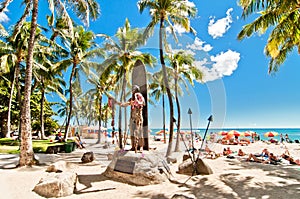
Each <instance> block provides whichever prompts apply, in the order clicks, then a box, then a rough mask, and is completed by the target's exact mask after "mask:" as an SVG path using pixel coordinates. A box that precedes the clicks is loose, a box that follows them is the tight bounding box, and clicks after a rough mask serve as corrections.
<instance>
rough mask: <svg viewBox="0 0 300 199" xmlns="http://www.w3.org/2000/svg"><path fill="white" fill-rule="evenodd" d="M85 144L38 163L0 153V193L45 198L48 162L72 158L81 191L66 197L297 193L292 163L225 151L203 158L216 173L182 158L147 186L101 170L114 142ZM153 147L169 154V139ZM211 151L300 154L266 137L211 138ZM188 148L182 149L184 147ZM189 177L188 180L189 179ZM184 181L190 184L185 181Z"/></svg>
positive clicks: (299, 183) (299, 169)
mask: <svg viewBox="0 0 300 199" xmlns="http://www.w3.org/2000/svg"><path fill="white" fill-rule="evenodd" d="M86 142H87V143H86V148H85V149H76V150H75V151H74V152H72V153H62V154H36V155H37V157H38V158H39V160H40V163H41V165H40V166H34V167H32V168H14V166H15V164H16V163H17V161H18V156H16V155H7V154H0V168H1V169H0V176H1V178H0V187H1V190H2V191H1V198H10V199H14V198H16V199H18V198H31V199H34V198H43V197H41V196H39V195H38V194H36V193H35V192H33V191H32V189H33V188H34V186H35V185H36V184H37V183H38V182H39V180H40V179H41V178H42V177H43V176H46V174H47V173H46V172H45V170H46V168H47V166H48V165H50V164H52V163H54V162H57V161H59V160H64V161H67V162H71V163H73V164H72V165H74V168H73V169H74V170H75V172H76V173H77V175H78V177H79V183H78V184H77V191H76V193H74V194H73V195H71V196H68V197H63V198H81V199H85V198H87V199H92V198H105V199H106V198H107V199H109V198H152V199H155V198H161V199H166V198H172V196H174V195H175V194H177V195H183V196H185V197H186V198H253V199H254V198H263V199H266V198H299V195H300V175H299V174H300V166H298V165H290V164H287V163H286V164H280V165H271V164H262V163H255V162H247V161H245V160H246V158H247V157H248V156H243V157H239V156H237V155H236V153H233V156H234V158H233V159H229V158H227V157H226V156H221V157H219V158H216V159H210V158H204V159H203V160H204V162H205V163H207V164H208V165H209V166H210V167H211V168H212V170H213V174H212V175H197V176H193V177H191V178H189V177H190V176H187V175H181V174H177V173H176V171H177V170H178V163H175V164H170V168H171V171H172V175H173V176H172V177H171V181H166V182H164V183H162V184H157V185H148V186H132V185H128V184H124V183H120V182H116V181H113V180H111V179H108V178H106V177H105V176H104V175H103V174H102V173H103V172H104V171H105V170H106V167H107V166H108V164H109V163H110V161H109V160H108V158H107V154H109V153H113V152H114V151H115V150H116V146H115V145H110V147H109V148H107V149H104V148H103V145H102V144H94V143H95V142H96V140H86ZM150 146H151V147H156V148H157V149H156V150H158V151H159V152H161V153H163V154H164V153H165V151H166V147H167V144H163V143H162V142H154V141H151V143H150ZM208 146H209V147H210V148H211V149H212V150H214V151H215V152H217V153H221V152H222V150H223V148H224V147H228V146H229V147H230V148H231V150H232V151H234V152H235V151H237V150H238V149H240V148H241V149H242V150H243V151H244V152H246V153H260V152H261V151H262V150H263V149H264V148H267V149H268V150H269V151H270V152H272V153H274V154H275V155H281V154H282V153H283V152H284V151H285V147H287V148H288V150H289V152H290V153H291V155H292V156H293V157H294V158H295V159H297V158H299V156H300V155H299V152H300V145H299V144H296V143H291V144H285V145H280V144H278V145H275V144H267V143H264V142H261V141H259V142H256V143H251V144H249V145H248V146H239V145H221V144H217V143H211V144H209V145H208ZM183 149H184V148H183ZM86 151H93V152H94V154H95V156H96V160H95V161H93V162H91V163H87V164H82V163H81V157H82V155H83V153H84V152H86ZM186 181H187V182H186ZM184 182H186V183H184Z"/></svg>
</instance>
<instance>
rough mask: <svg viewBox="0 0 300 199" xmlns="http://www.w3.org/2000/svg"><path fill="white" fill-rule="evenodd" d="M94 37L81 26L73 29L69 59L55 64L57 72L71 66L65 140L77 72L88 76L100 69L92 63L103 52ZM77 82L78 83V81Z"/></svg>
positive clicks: (69, 38)
mask: <svg viewBox="0 0 300 199" xmlns="http://www.w3.org/2000/svg"><path fill="white" fill-rule="evenodd" d="M94 39H95V35H94V33H93V32H92V31H85V30H84V28H83V27H82V26H77V27H75V28H74V35H71V37H70V36H69V37H68V40H69V43H70V46H69V47H68V49H70V51H69V55H70V56H69V58H68V59H64V60H62V61H60V62H59V63H58V64H57V69H56V70H58V71H61V70H66V69H67V68H68V67H69V66H72V69H71V75H70V79H69V92H70V96H69V110H68V111H69V112H68V115H67V120H66V128H65V135H64V136H65V138H66V137H67V134H68V129H69V125H70V120H71V117H72V108H73V90H72V89H73V84H74V81H75V80H76V79H78V78H79V71H83V72H84V73H85V74H89V70H90V68H97V67H100V65H99V64H98V62H96V61H93V60H92V59H94V58H99V57H102V56H103V54H104V52H103V50H102V49H101V48H99V47H97V45H96V43H95V42H94ZM78 82H80V81H79V80H78Z"/></svg>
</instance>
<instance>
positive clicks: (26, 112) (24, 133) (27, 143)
mask: <svg viewBox="0 0 300 199" xmlns="http://www.w3.org/2000/svg"><path fill="white" fill-rule="evenodd" d="M38 3H39V1H38V0H33V10H32V18H31V30H30V38H29V44H28V57H27V61H26V76H25V90H24V102H23V108H22V113H21V146H20V160H19V165H20V166H31V165H33V164H35V159H34V153H33V148H32V135H31V118H30V95H31V82H32V65H33V52H34V42H35V33H36V27H37V14H38Z"/></svg>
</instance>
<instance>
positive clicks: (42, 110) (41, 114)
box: [40, 77, 45, 140]
mask: <svg viewBox="0 0 300 199" xmlns="http://www.w3.org/2000/svg"><path fill="white" fill-rule="evenodd" d="M44 104H45V89H44V80H43V77H42V98H41V107H40V109H41V110H40V123H41V137H40V139H42V140H43V139H44V137H45V125H44Z"/></svg>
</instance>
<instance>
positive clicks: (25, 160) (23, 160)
mask: <svg viewBox="0 0 300 199" xmlns="http://www.w3.org/2000/svg"><path fill="white" fill-rule="evenodd" d="M11 1H12V0H6V1H4V2H3V3H2V4H1V7H0V12H2V11H3V10H5V8H6V7H7V6H8V5H9V3H10V2H11ZM69 2H70V3H71V5H72V6H71V7H72V8H73V9H75V13H76V14H77V16H79V18H81V19H82V18H83V19H88V18H89V14H90V13H92V17H94V18H96V17H97V16H98V14H99V6H98V4H97V3H96V2H95V1H93V0H91V1H88V2H86V1H80V2H78V1H77V0H71V1H69ZM38 3H39V1H38V0H33V1H29V2H26V4H25V11H24V14H23V15H22V16H21V18H20V20H19V21H18V22H17V24H16V28H15V32H19V29H18V27H21V25H22V24H23V22H24V21H25V19H26V17H27V16H28V14H29V13H30V11H32V16H31V31H30V39H29V44H28V56H27V60H26V76H25V90H24V101H23V102H24V104H23V109H22V111H21V134H22V136H21V152H20V161H19V165H20V166H26V165H32V164H34V163H35V161H34V153H33V149H32V141H31V140H32V138H31V122H30V94H31V80H32V63H33V50H34V45H35V34H36V27H37V16H38ZM49 5H50V8H51V11H52V15H54V7H55V6H56V7H57V8H58V9H60V10H59V13H60V14H62V16H64V18H65V19H67V20H68V21H69V22H71V20H70V17H69V15H68V13H67V12H66V8H65V5H64V4H63V3H62V2H61V1H56V2H55V3H53V2H52V1H51V3H50V4H49ZM73 5H75V6H73ZM31 8H32V9H31ZM93 8H95V9H93ZM90 11H91V12H90ZM86 22H87V24H88V21H87V20H86ZM69 27H72V23H69ZM13 39H14V37H13Z"/></svg>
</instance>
